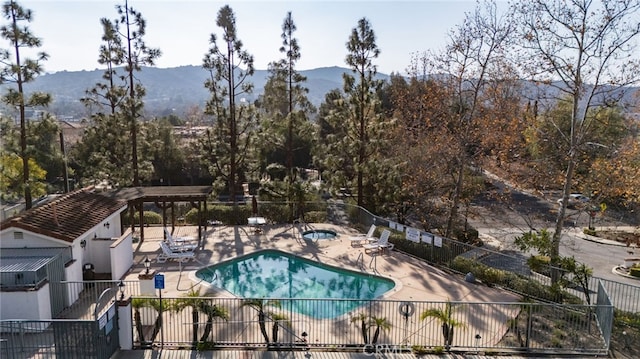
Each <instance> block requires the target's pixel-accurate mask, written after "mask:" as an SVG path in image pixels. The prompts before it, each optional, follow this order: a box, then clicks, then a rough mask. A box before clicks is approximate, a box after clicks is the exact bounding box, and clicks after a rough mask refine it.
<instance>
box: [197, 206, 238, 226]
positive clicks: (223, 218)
mask: <svg viewBox="0 0 640 359" xmlns="http://www.w3.org/2000/svg"><path fill="white" fill-rule="evenodd" d="M201 210H202V211H204V207H202V209H201ZM249 217H251V206H250V205H238V206H230V205H229V206H227V205H215V206H214V205H208V206H207V212H206V213H204V212H203V213H202V223H200V224H204V222H205V221H219V222H222V223H223V224H226V225H236V224H247V218H249ZM185 221H186V222H187V223H189V224H193V225H197V224H198V209H197V208H192V209H191V210H189V212H187V214H186V215H185Z"/></svg>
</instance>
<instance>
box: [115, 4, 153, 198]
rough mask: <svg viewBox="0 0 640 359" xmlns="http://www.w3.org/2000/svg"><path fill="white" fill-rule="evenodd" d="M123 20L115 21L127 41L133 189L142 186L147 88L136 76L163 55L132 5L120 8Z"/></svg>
mask: <svg viewBox="0 0 640 359" xmlns="http://www.w3.org/2000/svg"><path fill="white" fill-rule="evenodd" d="M116 9H117V11H118V15H120V18H119V19H118V20H116V21H115V29H116V31H117V32H118V33H119V35H120V36H121V37H122V39H123V45H124V51H123V56H124V57H123V60H124V61H123V62H124V64H125V67H124V71H125V73H126V78H127V87H128V90H129V94H128V96H127V97H126V98H125V100H124V101H123V104H122V107H123V111H122V112H123V114H124V115H125V118H127V121H128V122H129V124H130V126H131V127H130V134H131V157H132V161H131V163H132V168H133V185H134V186H139V185H140V173H139V172H140V170H139V164H138V132H139V128H138V117H140V116H141V115H142V107H143V102H142V98H143V97H144V95H145V92H146V91H145V88H144V87H143V86H142V84H141V83H139V82H137V81H136V80H135V76H134V74H135V73H136V72H137V71H141V70H142V69H141V66H144V65H147V66H153V65H154V62H155V60H156V59H157V58H158V57H160V55H161V54H162V53H161V52H160V50H159V49H155V48H149V47H147V46H146V44H145V42H144V40H143V37H144V35H145V29H146V21H145V19H144V18H143V17H142V14H141V13H139V12H138V11H136V10H134V9H133V8H132V7H129V3H128V1H125V4H124V6H122V5H118V6H116Z"/></svg>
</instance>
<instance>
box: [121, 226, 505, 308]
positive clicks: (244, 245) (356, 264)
mask: <svg viewBox="0 0 640 359" xmlns="http://www.w3.org/2000/svg"><path fill="white" fill-rule="evenodd" d="M253 229H254V228H253V227H250V226H215V227H208V228H207V231H206V233H204V238H203V240H202V245H201V247H200V248H199V249H197V250H196V257H195V259H192V260H189V261H187V262H181V263H180V262H177V261H175V260H167V261H165V262H164V263H161V262H158V261H157V260H156V258H157V257H158V254H159V253H160V252H161V249H160V242H161V241H162V239H163V233H162V227H146V228H145V232H144V234H145V239H144V242H142V243H134V266H133V268H132V269H131V270H130V271H129V272H128V273H127V275H126V276H125V277H124V278H123V279H125V280H137V279H138V275H139V274H140V273H142V272H144V264H143V262H144V260H145V258H147V256H148V258H149V259H150V260H151V261H152V263H151V267H150V269H151V270H155V271H156V272H157V273H163V274H164V275H165V289H164V290H163V291H162V295H163V296H165V297H180V296H183V295H185V294H186V293H187V292H188V291H189V290H190V289H191V288H192V287H193V286H194V285H196V284H197V281H196V280H195V276H194V273H195V271H196V270H198V269H200V268H202V267H205V266H208V265H212V264H216V263H218V262H220V261H224V260H228V259H231V258H234V257H237V256H240V255H244V254H248V253H251V252H254V251H257V250H262V249H279V250H282V251H286V252H289V253H292V254H295V255H298V256H301V257H305V258H308V259H312V260H316V261H319V262H322V263H325V264H329V265H334V266H338V267H342V268H347V269H352V270H356V271H362V272H368V273H371V274H377V275H381V276H384V277H388V278H391V279H393V280H394V281H396V283H397V285H396V287H395V288H394V289H393V290H391V291H390V292H388V293H387V294H386V295H385V296H384V298H383V299H393V300H416V301H446V300H451V301H463V302H516V301H518V297H517V296H515V295H513V294H512V293H509V292H506V291H503V290H499V289H495V288H489V287H487V286H485V285H482V284H474V283H468V282H466V281H465V280H464V278H463V277H462V276H461V275H454V274H449V273H446V272H444V271H442V270H440V269H438V268H435V267H433V266H431V265H429V264H427V263H425V262H423V261H420V260H417V259H415V258H413V257H411V256H409V255H406V254H403V253H400V252H398V251H393V250H392V251H385V252H384V253H374V254H370V253H365V250H364V248H362V247H360V246H355V247H353V246H352V245H351V241H350V240H349V237H350V236H353V235H355V234H357V232H354V231H353V230H352V229H351V228H347V227H342V226H336V225H331V224H315V223H312V224H307V225H304V224H303V225H299V226H291V225H265V226H263V231H262V233H259V234H255V233H254V231H253ZM306 229H329V230H333V231H335V232H336V233H337V234H338V236H337V238H336V239H334V240H317V241H306V240H303V239H302V237H301V231H303V230H306ZM173 235H174V236H192V237H197V227H195V226H176V227H175V230H174V232H173ZM201 293H203V294H204V293H207V294H213V295H216V296H231V294H230V293H227V292H225V291H220V290H215V289H214V288H206V287H204V286H202V288H201Z"/></svg>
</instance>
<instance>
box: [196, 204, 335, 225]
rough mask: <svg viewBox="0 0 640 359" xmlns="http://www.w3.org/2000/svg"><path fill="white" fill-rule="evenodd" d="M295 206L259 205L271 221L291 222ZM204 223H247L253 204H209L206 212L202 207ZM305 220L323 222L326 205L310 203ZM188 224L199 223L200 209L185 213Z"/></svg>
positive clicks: (263, 214) (325, 217) (260, 212)
mask: <svg viewBox="0 0 640 359" xmlns="http://www.w3.org/2000/svg"><path fill="white" fill-rule="evenodd" d="M292 211H294V208H293V207H292V206H290V205H288V204H286V203H262V204H260V207H259V215H260V216H261V217H265V218H266V219H267V220H268V221H269V222H271V223H290V222H291V218H294V216H293V215H292ZM201 214H202V218H203V223H201V224H204V222H205V221H216V222H217V223H221V224H225V225H243V224H247V218H249V217H251V216H252V215H253V214H252V208H251V204H248V205H238V206H230V205H220V204H216V205H208V206H207V211H206V213H205V212H204V207H203V208H202V209H201ZM304 220H305V221H306V222H310V223H322V222H325V221H326V220H327V208H326V205H324V206H322V205H319V204H316V205H309V206H307V207H306V208H305V212H304ZM185 221H186V223H188V224H192V225H197V224H198V210H197V209H196V208H192V209H191V210H189V212H187V214H186V215H185Z"/></svg>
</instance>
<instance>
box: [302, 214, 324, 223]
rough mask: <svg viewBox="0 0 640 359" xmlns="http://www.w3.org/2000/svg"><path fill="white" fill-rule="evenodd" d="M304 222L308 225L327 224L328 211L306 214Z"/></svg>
mask: <svg viewBox="0 0 640 359" xmlns="http://www.w3.org/2000/svg"><path fill="white" fill-rule="evenodd" d="M304 220H305V221H306V222H308V223H325V222H326V221H327V212H326V211H310V212H306V213H305V214H304Z"/></svg>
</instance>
